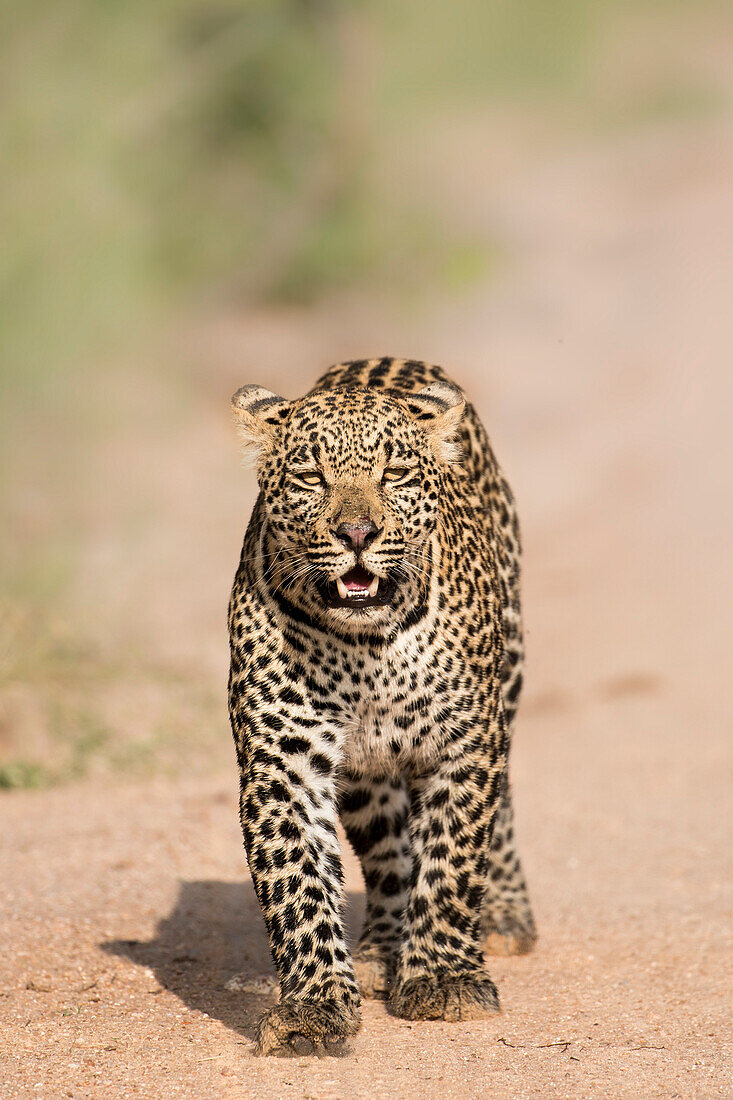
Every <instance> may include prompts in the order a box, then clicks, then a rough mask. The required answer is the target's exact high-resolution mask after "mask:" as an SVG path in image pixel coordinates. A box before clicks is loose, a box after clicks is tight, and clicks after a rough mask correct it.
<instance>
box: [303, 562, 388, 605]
mask: <svg viewBox="0 0 733 1100" xmlns="http://www.w3.org/2000/svg"><path fill="white" fill-rule="evenodd" d="M395 588H396V584H395V582H394V581H393V580H392V579H391V578H389V577H378V576H377V575H376V573H370V572H369V570H368V569H365V568H364V566H363V565H356V566H354V568H353V569H350V570H349V572H348V573H344V575H343V577H338V578H337V579H336V580H335V581H329V582H328V583H327V584H323V585H320V592H321V596H322V597H323V601H324V603H325V604H326V605H327V606H328V607H351V608H359V609H361V608H363V607H384V606H385V604H388V603H390V602H391V600H392V597H393V596H394V592H395Z"/></svg>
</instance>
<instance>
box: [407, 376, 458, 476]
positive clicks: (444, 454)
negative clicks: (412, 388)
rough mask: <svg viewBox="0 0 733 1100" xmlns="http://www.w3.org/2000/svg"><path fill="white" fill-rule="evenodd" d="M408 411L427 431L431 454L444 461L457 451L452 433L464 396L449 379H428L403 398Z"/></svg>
mask: <svg viewBox="0 0 733 1100" xmlns="http://www.w3.org/2000/svg"><path fill="white" fill-rule="evenodd" d="M405 402H406V404H407V408H408V409H409V411H410V414H411V415H412V416H413V418H414V419H415V420H416V421H417V422H418V424H419V425H420V427H421V428H423V429H424V430H425V432H426V433H427V436H428V439H429V440H430V442H431V444H432V446H433V449H434V450H435V453H436V454H437V455H438V457H439V458H441V459H442V460H443V461H444V462H455V461H456V459H457V458H458V457H459V454H460V447H459V444H458V441H457V440H456V433H457V431H458V428H459V426H460V423H461V420H462V419H463V413H464V411H465V408H466V399H465V397H464V396H463V394H462V392H461V391H460V390H459V389H458V386H454V385H452V384H451V383H450V382H431V383H430V385H429V386H425V387H423V389H421V390H418V391H417V393H411V394H410V395H409V396H408V397H406V398H405Z"/></svg>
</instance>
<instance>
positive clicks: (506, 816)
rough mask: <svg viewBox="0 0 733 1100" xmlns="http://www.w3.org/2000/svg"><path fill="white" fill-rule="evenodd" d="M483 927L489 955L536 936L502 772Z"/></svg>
mask: <svg viewBox="0 0 733 1100" xmlns="http://www.w3.org/2000/svg"><path fill="white" fill-rule="evenodd" d="M513 572H514V575H513V576H512V577H511V580H510V583H509V588H510V591H513V592H514V598H513V600H507V604H506V606H505V608H504V620H503V625H504V635H505V654H504V670H503V676H502V694H503V696H504V711H505V714H506V719H507V725H508V727H509V740H510V744H511V736H512V734H513V731H514V719H515V715H516V710H517V704H518V702H519V694H520V692H521V689H522V674H523V666H524V641H523V637H522V624H521V619H520V615H519V595H518V583H519V578H518V568H517V569H516V570H515V571H513ZM483 927H484V932H485V935H486V943H485V949H486V951H487V952H488V953H489V954H490V955H524V954H525V953H526V952H527V951H531V950H532V947H533V946H534V943H535V940H536V939H537V930H536V928H535V923H534V917H533V916H532V906H531V905H530V901H529V894H528V892H527V884H526V882H525V879H524V872H523V871H522V865H521V863H520V860H519V856H518V855H517V848H516V841H515V839H514V810H513V807H512V797H511V788H510V786H509V779H508V777H507V778H506V780H505V785H504V790H503V792H502V796H501V802H500V804H499V808H498V810H497V814H496V818H495V821H494V829H493V834H492V840H491V853H490V857H489V878H488V884H487V891H486V899H485V902H484V912H483Z"/></svg>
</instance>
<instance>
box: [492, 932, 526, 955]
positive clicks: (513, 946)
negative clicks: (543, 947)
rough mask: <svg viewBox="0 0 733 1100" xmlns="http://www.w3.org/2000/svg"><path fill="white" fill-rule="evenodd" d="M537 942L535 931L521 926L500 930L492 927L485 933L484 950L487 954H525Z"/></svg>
mask: <svg viewBox="0 0 733 1100" xmlns="http://www.w3.org/2000/svg"><path fill="white" fill-rule="evenodd" d="M536 942H537V933H536V932H534V931H526V930H525V929H522V928H512V929H511V930H508V931H500V930H499V929H498V928H492V929H491V931H490V932H487V933H486V939H485V940H484V951H485V952H486V954H487V955H527V954H528V953H529V952H530V951H531V950H532V948H533V947H534V945H535V943H536Z"/></svg>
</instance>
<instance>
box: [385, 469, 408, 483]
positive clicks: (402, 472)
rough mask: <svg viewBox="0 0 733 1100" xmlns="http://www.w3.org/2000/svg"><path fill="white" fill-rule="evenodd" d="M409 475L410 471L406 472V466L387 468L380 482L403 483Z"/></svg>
mask: <svg viewBox="0 0 733 1100" xmlns="http://www.w3.org/2000/svg"><path fill="white" fill-rule="evenodd" d="M411 473H412V470H408V469H407V467H406V466H387V468H386V469H385V471H384V473H383V474H382V481H390V482H392V483H393V484H394V483H396V482H398V481H404V480H405V478H407V477H409V476H410V474H411Z"/></svg>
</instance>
